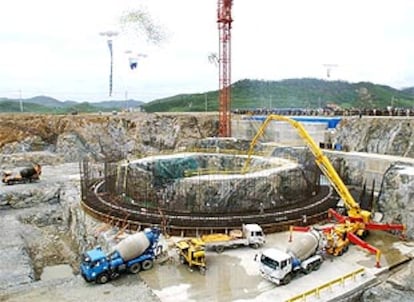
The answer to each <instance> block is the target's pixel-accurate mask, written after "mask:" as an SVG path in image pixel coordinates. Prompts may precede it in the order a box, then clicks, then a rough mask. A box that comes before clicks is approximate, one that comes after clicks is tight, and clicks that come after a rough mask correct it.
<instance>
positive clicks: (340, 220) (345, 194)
mask: <svg viewBox="0 0 414 302" xmlns="http://www.w3.org/2000/svg"><path fill="white" fill-rule="evenodd" d="M271 121H282V122H287V123H289V124H290V125H291V126H293V127H294V128H295V129H296V130H297V132H298V134H299V136H300V137H301V138H302V139H303V140H304V141H305V142H306V144H307V146H308V148H309V149H310V151H311V152H312V154H313V156H314V158H315V162H316V164H317V165H318V167H319V168H320V170H321V171H322V173H323V174H324V175H325V176H326V178H327V179H328V180H329V182H330V183H331V185H332V186H333V187H334V189H335V190H336V192H337V193H338V195H339V197H340V198H341V199H342V200H343V202H344V204H345V207H346V209H347V215H342V214H340V213H338V212H337V211H335V210H334V209H329V211H328V216H329V217H333V218H334V219H335V220H336V221H337V223H335V224H333V225H332V226H329V227H325V228H322V229H321V231H322V232H323V234H324V235H325V239H326V246H325V249H326V253H327V254H330V255H333V256H340V255H342V254H343V253H345V252H346V251H347V250H348V247H349V244H350V243H353V244H356V245H358V246H360V247H362V248H364V249H365V250H367V251H369V252H370V253H372V254H375V255H376V264H375V266H376V267H380V266H381V265H380V258H381V251H380V250H379V249H377V248H376V247H374V246H372V245H370V244H368V243H367V242H365V241H364V240H363V239H364V238H365V237H366V236H367V235H368V231H370V230H383V231H399V232H401V234H402V235H403V236H404V234H405V225H403V224H382V223H377V222H374V221H373V220H372V218H371V212H370V211H367V210H364V209H362V208H361V207H360V205H359V204H358V203H357V202H356V201H355V199H354V198H353V196H352V195H351V193H350V192H349V190H348V188H347V187H346V186H345V184H344V182H343V181H342V179H341V177H340V176H339V175H338V173H337V172H336V170H335V168H334V167H333V165H332V163H331V162H330V161H329V159H328V158H327V157H326V156H325V154H324V153H323V151H322V150H321V149H320V148H319V146H318V145H317V144H316V142H315V141H314V140H313V138H312V137H311V136H310V135H309V133H308V132H307V131H306V129H305V128H304V127H303V125H302V124H301V123H300V122H298V121H295V120H294V119H291V118H289V117H286V116H281V115H275V114H271V115H269V116H267V118H266V119H265V120H264V122H263V123H262V125H261V126H260V128H259V130H258V131H257V133H256V135H255V136H254V137H253V139H252V141H251V143H250V147H249V151H248V154H247V160H246V162H245V164H244V166H243V170H242V172H243V173H247V172H248V170H249V167H250V162H251V160H252V154H253V153H254V148H255V145H256V144H257V142H258V141H259V139H260V138H261V137H262V136H263V134H264V132H265V130H266V128H267V126H268V125H269V123H270V122H271ZM291 230H297V231H309V230H310V228H308V227H307V228H303V227H296V228H295V227H293V228H291Z"/></svg>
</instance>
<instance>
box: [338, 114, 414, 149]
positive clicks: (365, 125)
mask: <svg viewBox="0 0 414 302" xmlns="http://www.w3.org/2000/svg"><path fill="white" fill-rule="evenodd" d="M336 140H337V143H339V144H341V145H342V146H343V148H344V150H347V151H358V152H370V153H379V154H388V155H398V156H403V157H414V146H413V145H414V121H413V120H412V118H410V117H406V118H403V117H401V118H385V117H384V118H380V117H375V118H367V117H365V118H346V119H343V120H342V121H341V123H340V124H339V126H338V128H337V137H336Z"/></svg>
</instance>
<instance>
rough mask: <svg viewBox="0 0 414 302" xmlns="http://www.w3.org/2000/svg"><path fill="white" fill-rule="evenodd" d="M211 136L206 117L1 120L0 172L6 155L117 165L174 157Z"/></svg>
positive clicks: (212, 130)
mask: <svg viewBox="0 0 414 302" xmlns="http://www.w3.org/2000/svg"><path fill="white" fill-rule="evenodd" d="M216 135H217V122H216V121H215V119H214V118H212V117H211V116H208V115H198V116H195V115H174V116H173V115H162V116H159V115H155V114H152V115H149V114H144V113H139V114H134V115H132V114H130V115H129V114H125V115H119V116H103V115H85V116H83V115H81V116H44V115H30V116H29V115H14V116H2V118H1V119H0V153H1V154H2V156H1V157H0V166H5V165H7V164H8V163H9V158H10V154H13V158H16V154H19V153H24V154H26V153H27V152H37V154H38V156H37V157H36V158H34V159H35V160H38V162H40V163H43V164H45V162H44V161H52V162H47V163H49V164H56V163H64V162H74V161H79V160H80V159H81V158H82V157H84V156H85V155H86V154H89V155H90V156H92V157H94V158H95V159H102V158H104V157H107V158H112V159H118V158H124V157H130V156H137V155H145V154H149V153H159V152H160V151H166V150H168V151H174V150H178V149H180V148H182V147H185V146H188V145H191V144H193V143H194V142H195V141H196V140H198V139H200V138H204V137H209V136H216ZM45 152H47V153H48V156H43V158H42V156H41V155H40V154H43V153H45ZM49 155H51V156H53V155H56V156H55V158H51V157H50V156H49ZM13 164H16V162H14V163H13Z"/></svg>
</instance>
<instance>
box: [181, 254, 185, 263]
mask: <svg viewBox="0 0 414 302" xmlns="http://www.w3.org/2000/svg"><path fill="white" fill-rule="evenodd" d="M180 263H181V264H186V261H185V258H184V256H183V255H180Z"/></svg>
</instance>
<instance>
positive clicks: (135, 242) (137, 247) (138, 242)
mask: <svg viewBox="0 0 414 302" xmlns="http://www.w3.org/2000/svg"><path fill="white" fill-rule="evenodd" d="M150 244H151V243H150V241H149V240H148V238H147V236H146V235H145V233H144V232H139V233H136V234H133V235H130V236H128V237H126V238H125V239H123V240H122V241H121V242H119V243H118V244H117V245H116V246H115V250H116V251H118V253H119V254H120V255H121V257H122V259H124V261H129V260H131V259H133V258H136V257H138V256H139V255H141V254H142V253H143V252H144V251H145V250H146V249H147V248H148V247H149V246H150Z"/></svg>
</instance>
